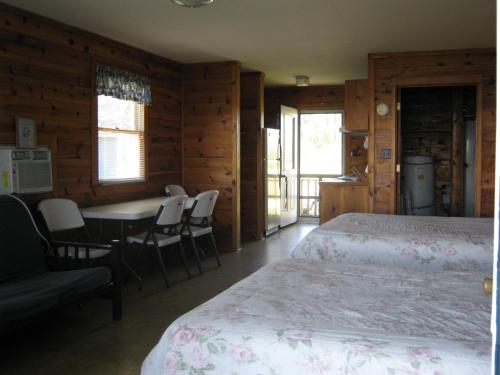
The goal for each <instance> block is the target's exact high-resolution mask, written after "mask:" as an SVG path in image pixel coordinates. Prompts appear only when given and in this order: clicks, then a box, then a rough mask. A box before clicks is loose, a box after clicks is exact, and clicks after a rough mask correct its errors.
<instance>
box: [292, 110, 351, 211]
mask: <svg viewBox="0 0 500 375" xmlns="http://www.w3.org/2000/svg"><path fill="white" fill-rule="evenodd" d="M343 122H344V114H343V112H342V111H302V112H301V113H300V116H299V124H300V141H299V144H300V162H299V164H300V171H299V181H300V185H299V214H300V216H301V217H309V218H319V183H320V182H321V181H323V180H324V179H327V178H333V177H337V176H340V175H342V172H343V171H342V168H343V156H344V155H343V147H342V145H343V133H342V132H341V129H342V126H343Z"/></svg>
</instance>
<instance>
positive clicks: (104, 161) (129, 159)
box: [98, 95, 145, 183]
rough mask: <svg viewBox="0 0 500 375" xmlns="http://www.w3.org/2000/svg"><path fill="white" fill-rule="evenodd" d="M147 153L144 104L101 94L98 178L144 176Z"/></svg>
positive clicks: (125, 179) (110, 180) (119, 179)
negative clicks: (145, 146)
mask: <svg viewBox="0 0 500 375" xmlns="http://www.w3.org/2000/svg"><path fill="white" fill-rule="evenodd" d="M144 154H145V149H144V105H143V104H140V103H136V102H133V101H129V100H121V99H116V98H112V97H108V96H103V95H100V96H98V160H99V162H98V178H99V182H101V183H116V182H128V181H142V180H144V178H145V156H144Z"/></svg>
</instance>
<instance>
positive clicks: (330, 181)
mask: <svg viewBox="0 0 500 375" xmlns="http://www.w3.org/2000/svg"><path fill="white" fill-rule="evenodd" d="M322 184H325V185H339V184H340V185H356V186H364V185H368V180H365V181H362V180H358V181H349V180H342V179H340V178H329V179H328V181H321V182H320V185H322Z"/></svg>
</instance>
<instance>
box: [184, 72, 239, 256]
mask: <svg viewBox="0 0 500 375" xmlns="http://www.w3.org/2000/svg"><path fill="white" fill-rule="evenodd" d="M183 98H184V99H183V103H184V107H183V136H182V142H183V172H184V173H183V174H184V177H183V180H184V186H185V188H186V190H187V192H188V194H189V195H196V194H197V193H199V192H201V191H204V190H209V189H216V190H219V192H220V195H219V199H218V201H217V205H216V210H215V216H214V220H215V233H216V236H217V241H218V245H219V246H220V248H221V250H222V251H234V250H237V249H239V248H240V176H239V175H240V152H239V147H240V145H239V142H240V122H239V121H240V119H239V116H240V64H239V63H238V62H222V63H209V64H192V65H185V66H184V95H183Z"/></svg>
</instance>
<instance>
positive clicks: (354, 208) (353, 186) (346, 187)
mask: <svg viewBox="0 0 500 375" xmlns="http://www.w3.org/2000/svg"><path fill="white" fill-rule="evenodd" d="M348 212H368V182H367V181H346V180H341V179H338V178H332V179H328V181H322V182H320V183H319V223H320V224H323V223H324V222H326V221H328V220H330V219H333V218H334V217H337V216H339V215H342V214H345V213H348Z"/></svg>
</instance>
